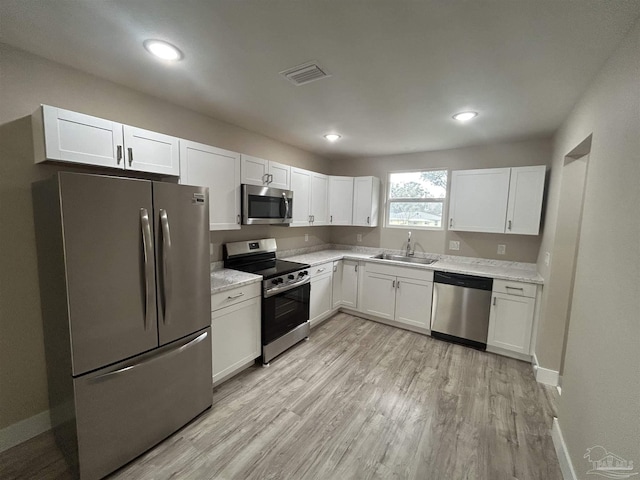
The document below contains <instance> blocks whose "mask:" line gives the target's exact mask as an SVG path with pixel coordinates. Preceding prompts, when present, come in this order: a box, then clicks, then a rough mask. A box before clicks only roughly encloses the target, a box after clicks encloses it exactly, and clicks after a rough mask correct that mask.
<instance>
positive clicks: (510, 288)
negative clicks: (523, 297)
mask: <svg viewBox="0 0 640 480" xmlns="http://www.w3.org/2000/svg"><path fill="white" fill-rule="evenodd" d="M504 288H506V289H507V290H520V291H521V292H524V288H522V287H510V286H509V285H505V286H504Z"/></svg>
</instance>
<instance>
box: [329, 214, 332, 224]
mask: <svg viewBox="0 0 640 480" xmlns="http://www.w3.org/2000/svg"><path fill="white" fill-rule="evenodd" d="M329 223H333V215H331V216H330V217H329Z"/></svg>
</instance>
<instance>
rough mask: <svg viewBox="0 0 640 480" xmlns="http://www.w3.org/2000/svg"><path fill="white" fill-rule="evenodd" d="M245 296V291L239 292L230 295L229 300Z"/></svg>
mask: <svg viewBox="0 0 640 480" xmlns="http://www.w3.org/2000/svg"><path fill="white" fill-rule="evenodd" d="M243 296H244V292H240V293H238V294H236V295H229V296H228V297H227V300H234V299H236V298H240V297H243Z"/></svg>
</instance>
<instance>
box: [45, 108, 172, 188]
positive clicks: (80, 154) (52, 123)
mask: <svg viewBox="0 0 640 480" xmlns="http://www.w3.org/2000/svg"><path fill="white" fill-rule="evenodd" d="M32 125H33V134H34V152H35V161H36V163H39V162H44V161H46V160H53V161H58V162H71V163H79V164H84V165H94V166H99V167H109V168H118V169H120V170H133V171H138V172H148V173H157V174H161V175H172V176H178V175H180V163H179V153H178V139H177V138H175V137H171V136H169V135H163V134H161V133H156V132H151V131H149V130H143V129H141V128H136V127H131V126H129V125H122V124H121V123H117V122H112V121H110V120H105V119H103V118H98V117H92V116H90V115H84V114H82V113H77V112H72V111H69V110H64V109H62V108H57V107H51V106H49V105H42V106H41V108H40V109H38V111H36V112H35V113H34V115H33V117H32Z"/></svg>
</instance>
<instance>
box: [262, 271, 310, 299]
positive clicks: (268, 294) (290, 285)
mask: <svg viewBox="0 0 640 480" xmlns="http://www.w3.org/2000/svg"><path fill="white" fill-rule="evenodd" d="M310 280H311V279H310V278H309V277H308V276H306V277H304V278H302V280H298V281H297V282H294V283H288V284H286V285H283V286H281V287H275V288H272V289H270V290H265V292H264V298H269V297H273V296H274V295H278V294H279V293H282V292H287V291H289V290H293V289H294V288H296V287H299V286H300V285H304V284H305V283H309V281H310Z"/></svg>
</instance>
